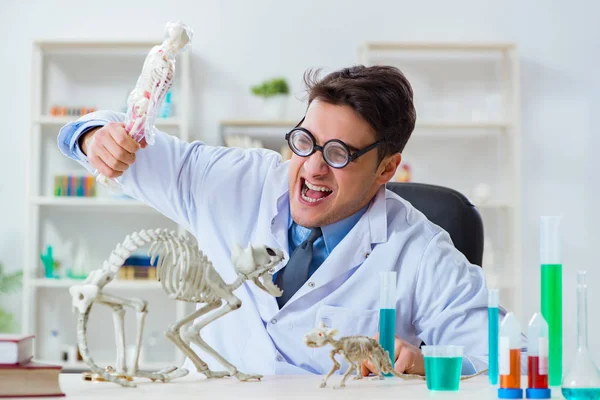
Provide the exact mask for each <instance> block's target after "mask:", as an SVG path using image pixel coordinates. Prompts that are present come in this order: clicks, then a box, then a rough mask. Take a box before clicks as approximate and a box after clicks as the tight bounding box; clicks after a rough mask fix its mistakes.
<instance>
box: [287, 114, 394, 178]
mask: <svg viewBox="0 0 600 400" xmlns="http://www.w3.org/2000/svg"><path fill="white" fill-rule="evenodd" d="M303 121H304V118H302V120H301V121H300V122H299V123H298V125H296V127H294V128H293V129H292V130H290V131H289V132H288V133H287V134H286V135H285V140H286V141H287V143H288V146H289V147H290V149H291V150H292V151H293V152H294V154H296V155H298V156H300V157H310V156H311V155H313V154H314V153H315V152H316V151H317V150H318V151H320V152H321V153H322V154H323V159H324V160H325V162H326V163H327V165H329V166H330V167H332V168H337V169H340V168H344V167H345V166H347V165H348V164H350V163H351V162H352V161H354V160H356V159H357V158H358V157H360V156H362V155H364V154H366V153H367V152H369V151H371V150H373V149H375V148H377V147H378V146H379V145H380V144H382V143H384V140H379V141H377V142H375V143H373V144H371V145H370V146H367V147H365V148H364V149H361V150H358V151H357V152H355V153H352V152H351V151H350V148H349V147H348V145H347V144H346V143H344V142H342V141H341V140H339V139H331V140H328V141H327V142H325V144H324V145H323V146H319V145H318V144H317V141H316V140H315V137H314V136H313V134H312V133H310V131H309V130H308V129H305V128H302V127H301V126H300V124H302V122H303ZM297 131H302V132H304V133H305V134H307V135H308V137H309V138H310V140H311V141H312V149H311V150H310V151H309V152H308V153H301V152H299V151H297V149H296V148H295V147H294V145H293V144H292V138H293V134H294V132H297ZM330 143H338V144H340V145H341V146H342V147H343V148H344V150H345V151H346V154H347V155H348V156H347V157H346V162H344V163H343V164H341V165H335V164H333V163H331V162H330V161H329V160H328V158H327V155H326V154H327V153H326V151H325V148H326V147H327V145H328V144H330Z"/></svg>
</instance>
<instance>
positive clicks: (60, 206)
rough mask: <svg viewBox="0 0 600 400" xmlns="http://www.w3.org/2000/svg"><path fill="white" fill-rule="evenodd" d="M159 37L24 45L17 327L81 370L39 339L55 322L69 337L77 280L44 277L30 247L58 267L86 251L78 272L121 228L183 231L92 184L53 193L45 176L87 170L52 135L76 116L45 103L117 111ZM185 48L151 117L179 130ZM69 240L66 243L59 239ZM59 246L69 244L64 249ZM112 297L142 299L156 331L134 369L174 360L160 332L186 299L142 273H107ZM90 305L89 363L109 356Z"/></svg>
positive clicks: (108, 325)
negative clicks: (67, 193)
mask: <svg viewBox="0 0 600 400" xmlns="http://www.w3.org/2000/svg"><path fill="white" fill-rule="evenodd" d="M161 41H162V38H161V37H157V38H156V40H155V41H153V40H149V41H79V40H75V41H70V40H60V41H38V42H34V43H33V46H32V65H31V82H32V85H31V88H32V92H31V111H30V124H29V130H28V133H29V134H28V139H27V145H28V154H29V159H28V162H27V185H26V186H27V222H26V232H25V237H26V240H25V243H24V261H25V265H24V285H23V304H22V331H23V332H27V333H33V334H35V336H36V340H35V357H36V359H38V360H42V361H44V362H48V363H53V364H61V365H63V367H65V369H85V367H86V366H85V364H83V363H81V362H77V361H71V360H70V361H68V362H63V361H62V360H60V359H57V357H56V353H53V352H52V351H51V350H52V349H51V347H52V346H51V344H50V342H48V337H49V334H50V331H51V330H53V329H57V330H59V338H60V340H61V344H62V345H69V346H73V345H76V344H77V342H76V318H75V315H74V314H73V313H72V311H71V310H72V307H71V300H70V295H69V292H68V290H69V287H70V286H72V285H74V284H77V283H81V282H82V281H79V280H74V279H68V278H66V277H62V278H59V279H54V278H45V277H44V273H43V266H42V263H41V260H40V254H41V253H43V252H44V251H45V249H46V246H47V245H52V246H53V248H54V249H55V253H54V256H55V259H57V260H59V261H61V262H62V263H63V264H66V265H64V266H68V263H69V260H72V259H73V257H74V254H73V253H74V252H75V250H76V249H77V246H78V245H79V244H81V243H85V245H86V247H88V250H89V258H90V259H89V267H88V272H89V271H91V270H94V269H98V268H100V267H101V265H102V261H103V260H104V259H105V258H106V257H108V255H109V254H110V250H112V249H113V248H114V246H115V245H116V244H117V243H119V242H121V241H122V240H123V239H124V238H125V235H126V234H129V233H132V232H135V231H138V230H140V229H149V228H171V229H174V230H177V231H179V233H186V231H185V229H184V228H183V227H182V226H178V225H177V224H175V223H174V222H172V221H170V220H168V219H167V218H166V217H164V216H162V215H161V214H159V213H158V212H157V211H156V210H154V209H153V208H152V207H149V206H148V205H146V204H144V203H142V202H139V201H136V200H133V199H130V198H126V197H119V196H115V195H112V194H111V193H109V192H108V190H106V189H104V188H102V187H101V186H98V185H96V193H97V195H96V196H95V197H57V196H54V193H53V190H52V188H53V183H54V182H53V176H55V175H78V176H88V175H89V173H88V172H87V171H86V170H85V169H84V168H82V167H81V166H80V165H79V164H78V163H76V162H75V161H73V160H70V159H68V158H67V157H65V156H63V155H62V154H61V153H60V151H59V149H58V147H57V143H56V136H57V135H58V131H59V129H60V128H61V127H62V126H64V125H65V124H67V123H69V122H72V121H75V120H77V119H78V118H80V117H79V116H70V115H69V116H53V115H50V108H51V107H52V106H53V105H64V106H69V107H95V108H96V109H99V110H101V109H109V110H116V111H119V110H122V109H123V107H124V105H125V103H126V98H127V95H128V94H129V92H130V91H131V90H132V89H133V87H134V85H135V84H136V81H137V78H138V76H139V74H140V72H141V68H142V64H143V61H144V58H145V57H146V55H147V53H148V51H149V50H150V49H151V48H152V46H155V45H156V44H159V43H160V42H161ZM190 87H191V82H190V50H188V51H186V52H183V53H181V54H180V56H179V57H178V60H177V66H176V74H175V80H174V84H173V88H172V99H173V107H174V110H173V117H169V118H157V120H156V123H155V125H156V127H157V128H158V129H161V130H164V131H165V132H167V133H169V134H172V135H177V136H178V137H180V138H181V139H183V140H188V139H189V104H190V93H189V90H190ZM69 242H70V243H71V245H72V246H67V243H69ZM68 249H70V250H72V253H68V251H67V250H68ZM105 290H106V291H108V292H111V293H114V294H115V295H118V296H128V297H138V298H142V299H145V300H148V301H149V313H148V317H147V318H146V326H145V330H144V336H145V337H147V336H148V335H150V334H152V335H153V336H155V337H158V336H159V337H160V338H159V346H158V347H157V348H156V351H155V353H156V355H157V356H159V357H158V358H160V359H159V360H154V361H147V362H143V363H142V364H141V368H142V369H159V368H164V367H166V366H170V365H180V364H181V363H182V362H183V360H184V356H183V355H182V354H181V353H180V352H179V351H178V350H177V349H176V348H175V346H173V345H172V344H171V343H170V342H169V341H168V340H167V339H166V338H164V335H163V332H164V330H165V329H166V328H167V327H168V324H169V323H171V322H174V321H175V320H176V319H179V318H182V317H183V316H184V315H186V313H187V312H189V311H190V305H187V304H184V303H181V302H175V301H172V300H169V299H168V298H167V296H166V295H165V294H164V293H162V288H161V286H160V284H159V283H158V282H157V281H155V280H151V281H145V280H131V281H130V280H120V279H116V280H115V281H113V282H112V283H111V284H110V285H108V286H107V287H106V289H105ZM103 308H106V307H102V306H94V310H92V315H91V317H90V329H91V334H90V335H89V344H90V351H91V353H92V357H93V358H94V359H95V360H105V361H101V362H100V363H99V365H112V363H114V360H115V358H114V351H115V339H114V328H113V319H112V314H111V311H110V310H109V309H108V308H106V309H103ZM135 330H136V325H135V313H134V311H133V310H127V316H126V340H127V344H128V345H132V344H134V340H135V338H134V333H135Z"/></svg>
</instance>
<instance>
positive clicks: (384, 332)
mask: <svg viewBox="0 0 600 400" xmlns="http://www.w3.org/2000/svg"><path fill="white" fill-rule="evenodd" d="M395 341H396V310H395V309H393V308H382V309H380V310H379V344H380V345H381V347H383V350H386V351H387V352H388V353H389V355H390V361H391V362H392V368H394V358H395V357H394V344H395ZM384 376H392V374H384Z"/></svg>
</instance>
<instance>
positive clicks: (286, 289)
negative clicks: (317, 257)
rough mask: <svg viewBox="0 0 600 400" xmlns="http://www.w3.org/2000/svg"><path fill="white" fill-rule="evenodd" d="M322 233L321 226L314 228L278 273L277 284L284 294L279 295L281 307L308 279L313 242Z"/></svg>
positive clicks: (278, 301)
mask: <svg viewBox="0 0 600 400" xmlns="http://www.w3.org/2000/svg"><path fill="white" fill-rule="evenodd" d="M321 235H322V232H321V228H313V229H311V231H310V235H308V239H306V240H305V241H304V242H302V243H300V246H298V247H296V250H294V252H293V253H292V255H291V257H290V260H289V261H288V263H287V265H286V266H285V267H284V268H283V269H282V270H281V271H279V274H278V275H277V286H279V287H280V288H281V289H282V290H283V295H282V296H280V297H277V304H279V308H281V307H283V306H284V304H285V303H287V301H288V300H289V299H291V298H292V296H293V295H294V293H296V292H297V291H298V289H300V288H301V287H302V285H304V282H306V280H307V279H308V269H309V267H310V262H311V261H312V254H313V243H314V242H315V240H317V239H318V238H319V237H320V236H321Z"/></svg>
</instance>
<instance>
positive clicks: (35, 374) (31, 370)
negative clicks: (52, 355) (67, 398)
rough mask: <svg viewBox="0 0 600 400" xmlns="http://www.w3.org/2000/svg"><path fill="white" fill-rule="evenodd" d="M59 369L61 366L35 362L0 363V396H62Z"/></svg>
mask: <svg viewBox="0 0 600 400" xmlns="http://www.w3.org/2000/svg"><path fill="white" fill-rule="evenodd" d="M61 370H62V367H61V366H58V365H48V364H40V363H37V362H29V363H27V364H24V365H19V366H7V365H0V397H56V396H64V395H65V394H64V393H63V392H62V390H60V384H59V382H58V376H59V374H60V371H61Z"/></svg>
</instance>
